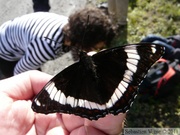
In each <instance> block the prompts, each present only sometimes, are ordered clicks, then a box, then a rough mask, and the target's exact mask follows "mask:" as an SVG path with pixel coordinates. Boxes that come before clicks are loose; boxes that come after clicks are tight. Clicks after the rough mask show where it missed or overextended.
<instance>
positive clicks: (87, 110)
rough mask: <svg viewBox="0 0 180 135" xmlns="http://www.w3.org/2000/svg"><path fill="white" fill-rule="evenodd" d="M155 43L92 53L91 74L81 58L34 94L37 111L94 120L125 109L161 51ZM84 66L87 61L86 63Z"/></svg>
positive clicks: (33, 107) (34, 105) (129, 104)
mask: <svg viewBox="0 0 180 135" xmlns="http://www.w3.org/2000/svg"><path fill="white" fill-rule="evenodd" d="M163 52H164V49H163V47H161V46H158V45H151V44H145V45H144V44H135V45H127V46H120V47H116V48H112V49H108V50H105V51H102V52H100V53H97V54H95V55H93V56H92V57H91V58H92V61H93V63H94V68H95V69H94V70H95V71H94V73H95V74H96V75H94V74H92V72H91V71H89V70H85V69H87V67H85V66H86V65H84V64H83V63H82V62H81V61H80V62H77V63H75V64H73V65H71V66H70V67H68V68H66V69H65V70H63V71H62V72H60V73H59V74H57V75H56V76H55V77H54V78H53V79H51V80H50V81H49V82H48V83H47V84H46V85H45V87H44V88H43V89H42V91H41V92H40V93H39V94H38V95H37V96H36V97H35V99H34V100H33V103H32V109H33V110H34V111H35V112H38V113H45V114H48V113H54V112H61V113H69V114H75V115H79V116H81V117H85V118H88V119H90V120H97V119H98V118H100V117H104V116H105V115H106V114H108V113H112V114H114V115H116V114H118V113H120V112H126V111H127V110H128V109H129V107H130V106H131V104H132V102H133V100H134V98H135V95H136V94H137V89H138V86H139V84H140V83H141V81H142V80H143V78H144V77H145V75H146V73H147V72H148V70H149V68H150V67H151V66H152V64H153V63H154V62H156V61H157V60H158V59H159V58H160V57H161V55H162V54H163ZM87 66H88V65H87Z"/></svg>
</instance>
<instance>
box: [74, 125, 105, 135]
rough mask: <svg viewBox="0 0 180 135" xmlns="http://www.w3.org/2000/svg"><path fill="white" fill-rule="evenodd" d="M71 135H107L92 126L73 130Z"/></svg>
mask: <svg viewBox="0 0 180 135" xmlns="http://www.w3.org/2000/svg"><path fill="white" fill-rule="evenodd" d="M70 135H105V133H103V132H102V131H99V130H98V129H96V128H93V127H90V126H82V127H78V128H77V129H75V130H73V131H72V132H71V134H70Z"/></svg>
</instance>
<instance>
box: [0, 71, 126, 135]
mask: <svg viewBox="0 0 180 135" xmlns="http://www.w3.org/2000/svg"><path fill="white" fill-rule="evenodd" d="M51 77H52V76H50V75H48V74H45V73H42V72H39V71H28V72H25V73H22V74H19V75H16V76H14V77H11V78H8V79H5V80H1V81H0V112H1V113H0V120H1V122H0V129H1V130H0V134H6V135H9V134H10V135H12V134H13V135H25V134H27V135H36V134H37V135H56V134H58V135H86V134H89V135H105V134H109V135H116V134H119V133H120V132H121V129H122V127H123V121H124V118H125V114H119V115H117V116H113V115H108V116H106V117H105V118H100V119H99V120H98V121H90V120H88V119H84V118H81V117H79V116H75V115H69V114H59V113H53V114H48V115H44V114H39V113H35V112H33V111H32V109H31V104H32V101H31V100H32V99H33V97H34V96H35V95H36V94H37V93H38V92H39V91H40V90H41V89H42V87H43V86H44V85H45V84H46V83H47V82H48V81H49V80H50V79H51Z"/></svg>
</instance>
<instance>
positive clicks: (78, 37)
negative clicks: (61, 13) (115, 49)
mask: <svg viewBox="0 0 180 135" xmlns="http://www.w3.org/2000/svg"><path fill="white" fill-rule="evenodd" d="M64 35H65V36H66V38H68V39H69V41H70V42H71V46H78V47H81V48H82V49H88V48H91V47H93V46H95V45H96V44H97V43H99V42H101V41H103V42H105V44H106V46H109V44H110V42H111V41H112V39H113V38H114V36H115V27H114V26H113V24H112V23H111V21H110V19H109V18H108V16H107V15H105V14H104V13H103V12H102V11H101V10H99V9H98V8H94V7H86V8H84V9H81V10H78V11H76V12H75V13H73V14H71V15H70V17H69V23H68V24H67V25H66V26H65V27H64Z"/></svg>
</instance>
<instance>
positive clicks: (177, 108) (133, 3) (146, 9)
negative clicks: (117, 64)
mask: <svg viewBox="0 0 180 135" xmlns="http://www.w3.org/2000/svg"><path fill="white" fill-rule="evenodd" d="M128 10H129V12H128V25H127V36H126V37H127V39H126V41H127V42H128V43H137V42H139V41H140V40H141V39H142V38H143V37H144V36H146V35H148V34H157V35H161V36H164V37H167V36H171V35H176V34H180V0H129V9H128ZM122 31H124V30H122ZM123 37H124V36H123ZM124 41H125V39H122V42H121V43H124ZM170 91H171V92H172V93H171V94H170V95H168V96H167V97H164V98H161V99H155V98H153V97H144V96H143V95H138V97H137V99H136V100H135V102H134V104H133V106H132V108H131V109H130V111H129V112H128V114H127V122H126V126H127V127H180V86H177V88H176V89H174V88H173V89H170ZM143 98H146V101H144V100H142V99H143Z"/></svg>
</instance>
